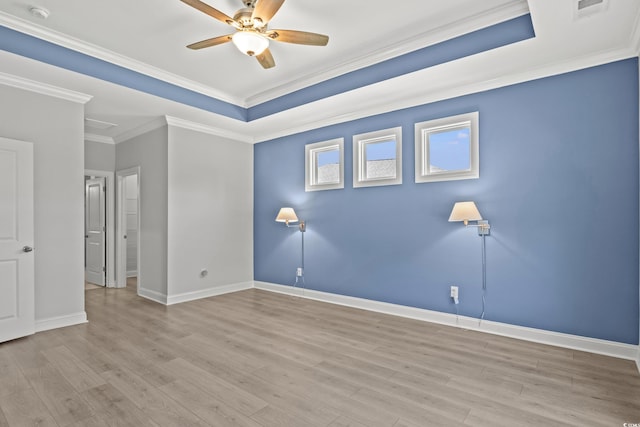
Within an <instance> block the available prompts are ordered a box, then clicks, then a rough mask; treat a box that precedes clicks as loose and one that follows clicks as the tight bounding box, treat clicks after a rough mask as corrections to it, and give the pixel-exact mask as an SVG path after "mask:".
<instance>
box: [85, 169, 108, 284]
mask: <svg viewBox="0 0 640 427" xmlns="http://www.w3.org/2000/svg"><path fill="white" fill-rule="evenodd" d="M105 186H106V184H105V179H104V178H103V177H98V178H95V177H88V176H85V181H84V188H85V191H84V230H85V233H84V281H85V282H86V284H85V286H87V285H90V284H92V285H98V286H105V285H106V281H107V280H106V275H107V256H106V254H107V250H106V246H107V227H106V216H107V212H106V206H105V205H106V203H105V201H106V197H105Z"/></svg>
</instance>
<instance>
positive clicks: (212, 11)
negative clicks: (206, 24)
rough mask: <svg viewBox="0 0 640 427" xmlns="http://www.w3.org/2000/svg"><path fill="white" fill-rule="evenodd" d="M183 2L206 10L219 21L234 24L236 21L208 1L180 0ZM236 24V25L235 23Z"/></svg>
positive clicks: (202, 10) (201, 10) (205, 11)
mask: <svg viewBox="0 0 640 427" xmlns="http://www.w3.org/2000/svg"><path fill="white" fill-rule="evenodd" d="M180 1H181V2H182V3H185V4H188V5H189V6H191V7H193V8H195V9H198V10H199V11H200V12H204V13H206V14H207V15H209V16H211V17H212V18H215V19H217V20H218V21H221V22H224V23H225V24H229V25H234V24H235V21H234V20H233V18H231V17H230V16H228V15H226V14H224V13H222V12H220V11H219V10H218V9H214V8H213V7H211V6H209V5H208V4H206V3H203V2H201V1H200V0H180ZM234 26H235V25H234Z"/></svg>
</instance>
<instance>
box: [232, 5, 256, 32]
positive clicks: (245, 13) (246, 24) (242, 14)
mask: <svg viewBox="0 0 640 427" xmlns="http://www.w3.org/2000/svg"><path fill="white" fill-rule="evenodd" d="M251 15H253V9H252V8H249V7H246V8H243V9H240V10H239V11H237V12H236V14H235V15H233V20H234V21H236V22H237V23H239V24H240V25H241V26H242V28H253V27H254V22H253V19H252V18H251Z"/></svg>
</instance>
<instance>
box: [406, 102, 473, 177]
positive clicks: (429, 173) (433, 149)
mask: <svg viewBox="0 0 640 427" xmlns="http://www.w3.org/2000/svg"><path fill="white" fill-rule="evenodd" d="M415 129H416V142H415V145H416V170H415V174H416V182H418V183H420V182H434V181H450V180H458V179H475V178H479V176H480V174H479V157H478V154H479V149H478V113H477V112H475V113H470V114H463V115H459V116H453V117H447V118H444V119H437V120H430V121H428V122H421V123H416V125H415Z"/></svg>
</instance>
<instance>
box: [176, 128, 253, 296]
mask: <svg viewBox="0 0 640 427" xmlns="http://www.w3.org/2000/svg"><path fill="white" fill-rule="evenodd" d="M168 190H169V199H168V202H169V203H168V207H169V216H168V225H169V228H168V233H169V235H168V297H169V302H170V303H171V302H179V301H183V300H187V299H192V298H196V297H202V296H207V295H213V294H215V293H216V291H217V290H218V289H220V288H223V287H227V288H228V287H230V286H234V285H241V284H243V283H244V284H246V283H247V282H250V281H252V280H253V146H251V145H249V144H246V143H242V142H237V141H232V140H229V139H225V138H221V137H218V136H213V135H209V134H204V133H200V132H197V131H194V130H189V129H185V128H180V127H177V126H172V125H169V175H168ZM202 269H207V270H208V275H207V276H206V277H202V276H201V274H200V272H201V270H202Z"/></svg>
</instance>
